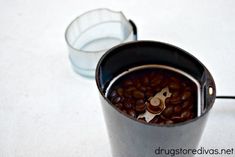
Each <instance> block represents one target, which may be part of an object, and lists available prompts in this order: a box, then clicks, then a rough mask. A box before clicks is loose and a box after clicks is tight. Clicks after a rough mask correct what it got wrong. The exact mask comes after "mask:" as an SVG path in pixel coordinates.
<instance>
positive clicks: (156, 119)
mask: <svg viewBox="0 0 235 157" xmlns="http://www.w3.org/2000/svg"><path fill="white" fill-rule="evenodd" d="M158 120H159V115H156V116H155V117H154V118H153V119H152V120H151V121H150V122H149V123H158Z"/></svg>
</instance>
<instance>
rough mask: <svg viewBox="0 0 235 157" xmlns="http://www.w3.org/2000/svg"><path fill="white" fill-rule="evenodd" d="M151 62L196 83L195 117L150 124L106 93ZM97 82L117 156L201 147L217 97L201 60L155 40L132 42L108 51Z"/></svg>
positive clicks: (151, 155)
mask: <svg viewBox="0 0 235 157" xmlns="http://www.w3.org/2000/svg"><path fill="white" fill-rule="evenodd" d="M148 65H152V66H153V65H156V66H159V67H167V68H168V69H170V70H174V71H175V72H178V73H181V74H182V75H185V76H187V77H189V78H191V79H192V80H194V82H196V84H197V90H198V96H197V100H198V103H197V116H196V117H195V118H193V119H191V120H188V121H184V122H181V123H176V124H167V125H158V124H148V123H143V122H140V121H138V120H136V119H135V118H131V117H130V116H128V115H127V114H126V113H123V112H121V111H119V110H118V109H116V108H115V107H114V106H113V105H112V104H111V101H110V100H108V99H107V96H106V94H105V92H106V90H107V87H108V86H109V84H110V83H111V82H112V81H113V80H115V77H117V76H118V75H120V74H121V73H123V72H128V70H130V69H132V68H135V67H143V66H148ZM96 83H97V86H98V89H99V92H100V99H101V104H102V107H103V113H104V115H105V121H106V125H107V128H108V133H109V138H110V143H111V149H112V155H113V157H154V156H166V155H164V154H161V153H167V151H165V152H164V151H161V149H162V150H163V149H165V150H167V149H168V150H169V149H178V150H180V149H184V150H185V149H195V148H197V146H198V143H199V141H200V138H201V135H202V132H203V130H204V127H205V124H206V120H207V117H208V113H209V111H210V109H211V108H212V106H213V103H214V101H215V97H216V89H215V83H214V80H213V78H212V76H211V74H210V72H209V71H208V70H207V68H206V67H205V66H204V65H203V64H202V63H201V62H200V61H199V60H198V59H196V58H195V57H194V56H192V55H191V54H189V53H188V52H186V51H184V50H182V49H180V48H178V47H175V46H173V45H170V44H166V43H161V42H155V41H137V42H130V43H125V44H122V45H118V46H116V47H113V48H112V49H110V50H108V51H107V52H106V53H105V54H104V55H103V57H102V58H101V59H100V61H99V63H98V65H97V68H96ZM168 153H169V152H168ZM172 153H173V152H172ZM174 153H176V152H174ZM179 153H182V152H179V151H178V155H179V156H187V157H189V156H193V153H192V152H187V153H186V154H179ZM184 153H185V152H184ZM168 155H169V154H168ZM176 155H177V154H176Z"/></svg>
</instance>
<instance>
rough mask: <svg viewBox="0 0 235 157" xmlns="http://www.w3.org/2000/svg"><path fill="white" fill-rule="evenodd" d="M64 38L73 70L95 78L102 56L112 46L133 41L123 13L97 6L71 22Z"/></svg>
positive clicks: (132, 34) (132, 35) (131, 30)
mask: <svg viewBox="0 0 235 157" xmlns="http://www.w3.org/2000/svg"><path fill="white" fill-rule="evenodd" d="M65 39H66V42H67V45H68V47H69V59H70V62H71V64H72V67H73V69H74V71H75V72H77V73H79V74H81V75H83V76H86V77H91V78H94V76H95V68H96V65H97V63H98V61H99V59H100V58H101V56H102V55H103V54H104V53H105V52H106V51H107V50H108V49H110V48H112V47H113V46H115V45H118V44H120V43H123V42H128V41H134V40H136V35H135V33H134V30H133V28H132V25H131V24H130V22H129V21H128V20H127V19H126V18H125V16H124V15H123V13H122V12H115V11H111V10H109V9H96V10H91V11H89V12H86V13H84V14H82V15H81V16H79V17H77V18H76V19H75V20H74V21H72V23H71V24H70V25H69V26H68V28H67V29H66V32H65Z"/></svg>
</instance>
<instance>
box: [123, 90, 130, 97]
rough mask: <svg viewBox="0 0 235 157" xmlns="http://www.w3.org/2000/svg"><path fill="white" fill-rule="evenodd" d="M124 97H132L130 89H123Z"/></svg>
mask: <svg viewBox="0 0 235 157" xmlns="http://www.w3.org/2000/svg"><path fill="white" fill-rule="evenodd" d="M124 97H126V98H132V92H131V91H125V92H124Z"/></svg>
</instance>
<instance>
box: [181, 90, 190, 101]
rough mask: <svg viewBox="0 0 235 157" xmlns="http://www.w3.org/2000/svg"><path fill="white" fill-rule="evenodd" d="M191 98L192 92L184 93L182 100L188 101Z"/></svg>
mask: <svg viewBox="0 0 235 157" xmlns="http://www.w3.org/2000/svg"><path fill="white" fill-rule="evenodd" d="M190 96H191V92H190V91H184V92H183V94H182V97H181V99H182V100H187V99H188V98H190Z"/></svg>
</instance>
